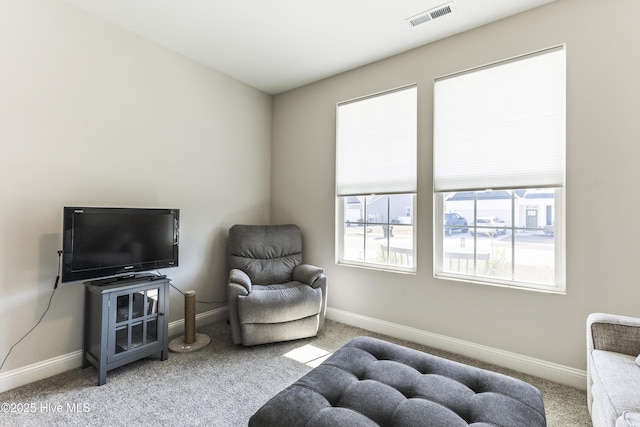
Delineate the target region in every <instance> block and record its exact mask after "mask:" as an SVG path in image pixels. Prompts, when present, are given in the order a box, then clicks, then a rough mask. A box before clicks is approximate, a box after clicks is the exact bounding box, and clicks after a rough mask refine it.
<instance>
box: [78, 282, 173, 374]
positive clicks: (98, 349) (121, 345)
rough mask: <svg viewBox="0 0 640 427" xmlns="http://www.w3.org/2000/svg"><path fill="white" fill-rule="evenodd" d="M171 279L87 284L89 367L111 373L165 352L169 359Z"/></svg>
mask: <svg viewBox="0 0 640 427" xmlns="http://www.w3.org/2000/svg"><path fill="white" fill-rule="evenodd" d="M169 283H170V280H169V279H167V278H164V277H159V276H143V277H142V278H137V279H131V280H122V281H119V282H117V283H116V284H107V285H96V284H94V283H91V282H87V283H85V318H84V350H83V366H84V367H87V366H89V365H90V364H91V365H93V366H95V367H96V368H97V369H98V385H102V384H104V383H106V382H107V371H109V370H111V369H114V368H117V367H120V366H122V365H126V364H127V363H131V362H134V361H136V360H139V359H142V358H144V357H148V356H151V355H153V354H156V353H160V360H167V358H168V357H169V354H168V319H167V317H168V315H169Z"/></svg>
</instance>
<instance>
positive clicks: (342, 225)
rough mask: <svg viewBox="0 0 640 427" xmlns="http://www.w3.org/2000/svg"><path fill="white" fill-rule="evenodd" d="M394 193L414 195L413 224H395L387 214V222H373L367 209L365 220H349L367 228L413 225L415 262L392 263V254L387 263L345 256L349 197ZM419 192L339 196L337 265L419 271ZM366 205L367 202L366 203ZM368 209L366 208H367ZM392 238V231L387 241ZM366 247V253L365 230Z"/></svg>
mask: <svg viewBox="0 0 640 427" xmlns="http://www.w3.org/2000/svg"><path fill="white" fill-rule="evenodd" d="M394 195H410V196H412V207H411V218H412V223H411V224H395V223H392V222H391V219H390V215H387V220H386V222H372V221H367V219H366V215H367V214H366V210H365V214H364V218H363V221H361V222H359V221H357V222H349V224H354V223H355V224H362V225H363V226H364V227H365V228H366V226H367V225H372V226H383V227H384V226H387V227H389V228H391V227H394V226H396V225H398V226H401V227H402V226H411V227H412V235H411V240H412V246H413V247H412V251H411V252H412V258H413V263H412V264H411V265H410V266H408V267H406V266H403V265H400V264H392V263H390V256H389V255H387V260H386V263H378V262H367V261H358V260H353V259H346V258H345V237H346V233H345V232H344V230H345V229H346V228H348V226H347V225H346V224H347V222H348V220H347V218H346V217H345V212H346V201H347V199H348V198H350V197H373V196H394ZM417 199H418V197H417V193H398V194H395V193H393V194H362V195H354V196H339V197H337V201H336V211H337V212H336V224H337V226H336V264H337V265H345V266H352V267H362V268H368V269H373V270H382V271H390V272H395V273H408V274H415V273H416V272H417V264H418V262H417V261H418V257H417V226H416V218H417V215H416V205H417ZM365 206H366V203H365ZM365 209H366V208H365ZM390 238H391V233H388V234H387V237H386V239H387V242H389V240H390ZM364 239H365V242H364V247H365V253H366V231H365V235H364ZM387 247H390V244H388V245H387ZM364 258H365V259H366V255H365V256H364Z"/></svg>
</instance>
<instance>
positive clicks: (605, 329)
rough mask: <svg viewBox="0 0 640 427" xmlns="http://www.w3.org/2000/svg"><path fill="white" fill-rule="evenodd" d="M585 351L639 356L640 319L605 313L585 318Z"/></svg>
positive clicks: (593, 314)
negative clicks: (604, 351) (603, 351)
mask: <svg viewBox="0 0 640 427" xmlns="http://www.w3.org/2000/svg"><path fill="white" fill-rule="evenodd" d="M587 350H588V353H590V352H591V351H592V350H606V351H615V352H616V353H622V354H627V355H629V356H638V354H640V318H635V317H628V316H619V315H615V314H606V313H592V314H590V315H589V317H587Z"/></svg>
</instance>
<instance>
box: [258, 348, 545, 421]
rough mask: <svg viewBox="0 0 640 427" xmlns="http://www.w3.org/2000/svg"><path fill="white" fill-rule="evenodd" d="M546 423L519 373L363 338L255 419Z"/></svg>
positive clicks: (539, 398) (540, 406) (537, 398)
mask: <svg viewBox="0 0 640 427" xmlns="http://www.w3.org/2000/svg"><path fill="white" fill-rule="evenodd" d="M470 424H473V425H474V426H478V427H479V426H492V427H496V426H504V427H537V426H546V419H545V412H544V404H543V400H542V394H541V393H540V391H539V390H538V389H536V388H535V387H533V386H532V385H530V384H527V383H525V382H523V381H520V380H518V379H515V378H512V377H509V376H506V375H502V374H498V373H495V372H491V371H487V370H483V369H479V368H475V367H472V366H468V365H464V364H461V363H457V362H454V361H451V360H447V359H443V358H441V357H437V356H433V355H430V354H426V353H423V352H420V351H417V350H413V349H409V348H406V347H402V346H400V345H397V344H392V343H389V342H386V341H382V340H379V339H376V338H371V337H357V338H354V339H353V340H351V341H350V342H348V343H347V344H345V345H344V346H343V347H342V348H340V349H339V350H338V351H336V352H335V353H334V354H333V355H332V356H331V357H330V358H329V359H327V360H326V361H325V362H324V363H322V364H321V365H319V366H318V367H316V368H315V369H313V370H312V371H311V372H309V373H308V374H307V375H305V376H304V377H302V378H301V379H299V380H298V381H297V382H295V383H294V384H292V385H291V386H289V387H288V388H286V389H284V390H283V391H281V392H280V393H279V394H277V395H276V396H274V397H273V398H272V399H271V400H269V401H268V402H267V403H266V404H265V405H264V406H263V407H262V408H260V409H259V410H258V411H257V412H256V413H255V414H254V415H253V416H252V417H251V419H250V421H249V426H251V427H259V426H283V425H286V426H310V427H311V426H350V427H351V426H377V425H380V426H411V427H415V426H421V425H422V426H434V427H436V426H437V427H439V426H442V427H456V426H467V425H470Z"/></svg>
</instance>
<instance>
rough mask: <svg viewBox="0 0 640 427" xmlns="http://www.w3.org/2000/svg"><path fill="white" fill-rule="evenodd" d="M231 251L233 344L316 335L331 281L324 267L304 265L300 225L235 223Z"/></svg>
mask: <svg viewBox="0 0 640 427" xmlns="http://www.w3.org/2000/svg"><path fill="white" fill-rule="evenodd" d="M227 252H228V258H229V268H230V270H229V283H228V285H227V297H228V302H229V323H230V324H231V336H232V339H233V342H234V344H243V345H246V346H250V345H256V344H264V343H268V342H277V341H288V340H294V339H299V338H307V337H312V336H315V335H317V333H318V331H319V330H320V329H321V328H322V326H323V324H324V317H325V311H326V307H327V278H326V276H325V275H324V274H323V272H324V270H323V269H322V268H319V267H315V266H312V265H309V264H303V263H302V233H301V231H300V228H299V227H298V226H297V225H292V224H288V225H234V226H233V227H231V228H230V229H229V240H228V247H227Z"/></svg>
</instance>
